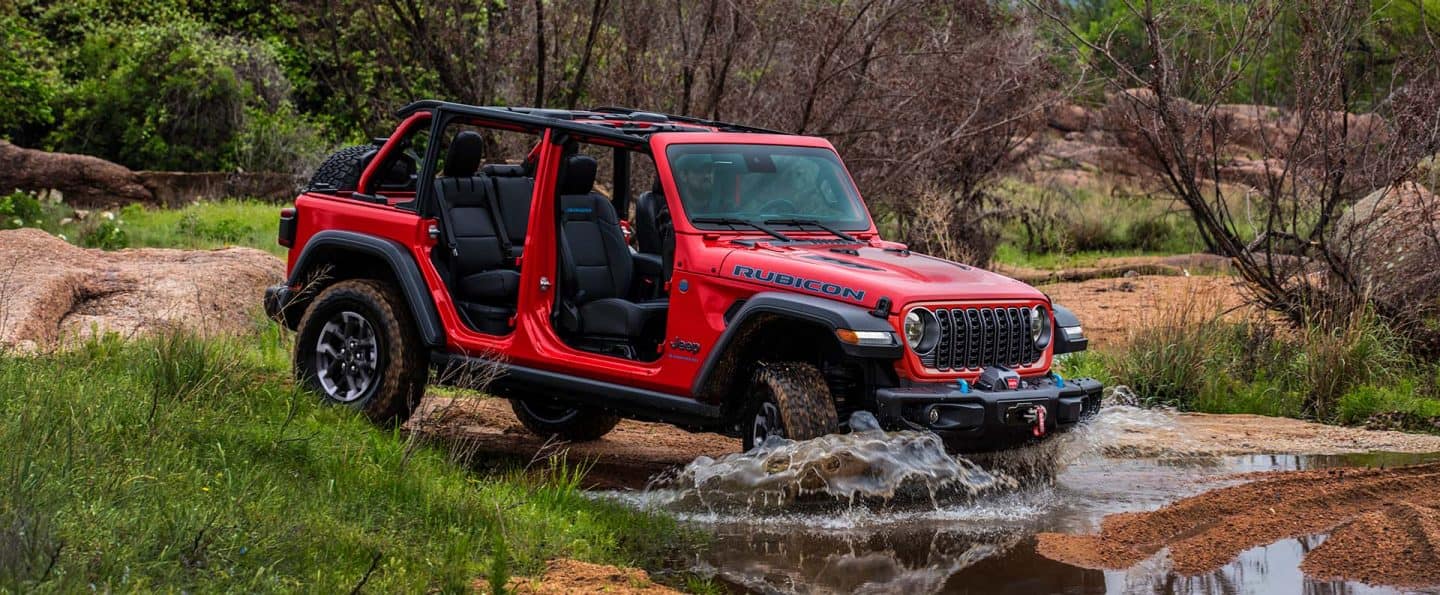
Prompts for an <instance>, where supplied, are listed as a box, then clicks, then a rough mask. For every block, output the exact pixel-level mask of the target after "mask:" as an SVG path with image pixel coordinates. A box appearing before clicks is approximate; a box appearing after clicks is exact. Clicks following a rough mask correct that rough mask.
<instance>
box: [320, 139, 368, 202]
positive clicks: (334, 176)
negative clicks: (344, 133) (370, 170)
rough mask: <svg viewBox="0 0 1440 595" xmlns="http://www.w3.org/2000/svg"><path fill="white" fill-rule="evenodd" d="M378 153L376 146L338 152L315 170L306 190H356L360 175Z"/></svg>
mask: <svg viewBox="0 0 1440 595" xmlns="http://www.w3.org/2000/svg"><path fill="white" fill-rule="evenodd" d="M375 152H376V149H375V145H356V146H354V147H345V148H343V149H340V150H339V151H336V152H335V153H334V154H333V155H331V156H330V157H328V158H326V159H325V162H324V163H321V164H320V167H318V168H316V169H315V175H313V176H310V183H309V184H307V185H306V186H305V190H307V191H309V190H321V191H331V192H334V191H337V190H354V189H355V188H356V187H358V186H360V173H361V172H363V171H365V164H366V163H368V162H369V161H370V158H371V157H373V156H374V154H375Z"/></svg>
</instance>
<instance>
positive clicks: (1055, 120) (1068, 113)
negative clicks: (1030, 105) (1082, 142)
mask: <svg viewBox="0 0 1440 595" xmlns="http://www.w3.org/2000/svg"><path fill="white" fill-rule="evenodd" d="M1090 121H1091V115H1090V110H1088V109H1085V108H1083V107H1081V106H1078V105H1075V104H1073V103H1066V104H1061V105H1054V106H1050V107H1048V108H1046V109H1045V123H1046V124H1047V125H1049V126H1050V127H1051V128H1054V129H1056V130H1059V131H1061V132H1084V131H1086V130H1089V129H1090Z"/></svg>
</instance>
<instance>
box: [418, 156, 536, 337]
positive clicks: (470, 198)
mask: <svg viewBox="0 0 1440 595" xmlns="http://www.w3.org/2000/svg"><path fill="white" fill-rule="evenodd" d="M482 145H483V140H482V139H481V137H480V135H479V134H477V133H475V132H470V131H466V132H461V133H459V134H457V135H455V139H454V140H453V141H452V142H451V143H450V149H449V151H448V152H447V153H446V156H445V169H444V171H443V172H442V173H441V177H439V178H436V179H435V193H436V195H437V196H438V197H439V199H440V201H441V202H442V203H444V208H445V209H446V211H445V216H444V218H443V223H444V224H445V226H446V227H447V228H448V230H447V234H448V235H449V240H450V242H451V243H452V245H453V252H452V253H451V254H450V268H451V270H450V273H451V275H452V279H453V282H452V284H451V289H452V290H453V291H454V294H455V298H456V301H457V302H459V304H460V306H461V307H462V308H463V309H464V310H465V312H466V313H467V314H468V316H469V317H470V320H471V322H472V323H474V324H473V326H475V327H476V328H477V329H478V330H482V331H485V332H504V331H505V330H506V327H507V326H508V318H509V317H510V316H511V315H512V314H514V307H515V295H516V292H517V291H518V289H519V286H520V273H519V272H517V271H514V270H510V269H507V268H505V264H506V260H507V259H506V255H505V247H504V244H505V241H504V236H502V235H501V234H500V233H499V228H498V226H497V217H496V209H495V196H494V186H493V185H492V184H491V183H490V180H489V179H488V178H487V177H485V176H483V175H476V171H475V170H476V169H477V168H479V166H480V158H481V151H482V148H481V147H482ZM446 249H450V248H449V247H447V248H446Z"/></svg>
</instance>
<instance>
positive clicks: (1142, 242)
mask: <svg viewBox="0 0 1440 595" xmlns="http://www.w3.org/2000/svg"><path fill="white" fill-rule="evenodd" d="M1126 231H1127V237H1126V241H1125V243H1126V244H1128V245H1129V247H1133V248H1137V249H1140V250H1146V251H1151V252H1154V251H1158V250H1164V249H1165V248H1166V247H1168V246H1169V245H1170V244H1171V240H1172V238H1173V237H1174V236H1175V226H1174V225H1173V224H1171V223H1170V221H1169V220H1167V219H1165V218H1163V217H1154V218H1150V219H1137V220H1135V221H1134V222H1132V223H1131V224H1130V228H1129V229H1128V230H1126Z"/></svg>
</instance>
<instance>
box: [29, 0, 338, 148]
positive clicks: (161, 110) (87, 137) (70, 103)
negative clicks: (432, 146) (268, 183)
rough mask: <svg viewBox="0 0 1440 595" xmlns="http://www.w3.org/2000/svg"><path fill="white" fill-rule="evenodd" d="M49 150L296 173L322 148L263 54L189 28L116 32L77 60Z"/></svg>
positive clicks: (106, 33)
mask: <svg viewBox="0 0 1440 595" xmlns="http://www.w3.org/2000/svg"><path fill="white" fill-rule="evenodd" d="M75 67H76V69H77V71H78V72H77V77H78V80H77V81H76V84H75V85H73V86H72V87H71V88H70V89H69V91H67V92H66V93H65V94H64V95H63V97H61V98H60V102H61V104H62V105H63V106H64V110H63V116H62V118H61V124H60V126H59V128H58V129H56V130H55V131H54V132H53V133H52V134H51V135H50V143H51V144H52V145H54V146H56V147H58V148H60V149H62V150H69V151H75V152H82V153H88V154H92V155H98V156H101V157H104V158H107V159H110V160H112V161H116V162H119V163H121V164H124V165H126V166H129V167H131V168H134V169H179V170H228V169H231V168H234V167H237V166H239V167H243V168H245V169H251V170H269V169H276V168H278V169H280V171H291V166H292V165H293V158H294V157H295V156H296V155H297V154H309V153H314V152H317V151H318V147H320V146H322V143H321V142H320V141H319V140H318V138H319V134H318V132H316V131H315V130H314V127H313V124H312V123H311V122H310V120H308V119H304V118H299V117H295V114H294V110H293V108H291V107H290V105H289V103H288V99H287V98H288V96H289V92H290V84H289V82H288V81H287V80H286V79H285V77H284V74H283V73H282V72H281V70H280V68H279V66H278V65H277V59H276V57H275V53H274V52H273V51H271V50H270V49H269V48H268V47H267V46H265V45H262V44H255V43H250V42H244V41H240V40H237V39H234V38H228V37H221V36H217V35H214V34H212V33H211V32H210V31H209V30H208V29H207V28H206V27H204V26H203V25H200V24H198V23H195V22H193V21H189V20H185V19H183V18H176V19H171V20H168V21H166V22H164V23H162V24H150V25H141V26H121V25H117V26H111V27H106V28H101V29H99V30H98V31H95V32H93V33H91V34H90V35H88V36H87V37H86V38H85V40H84V42H83V43H82V44H81V45H80V47H79V49H78V50H77V52H76V59H75Z"/></svg>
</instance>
